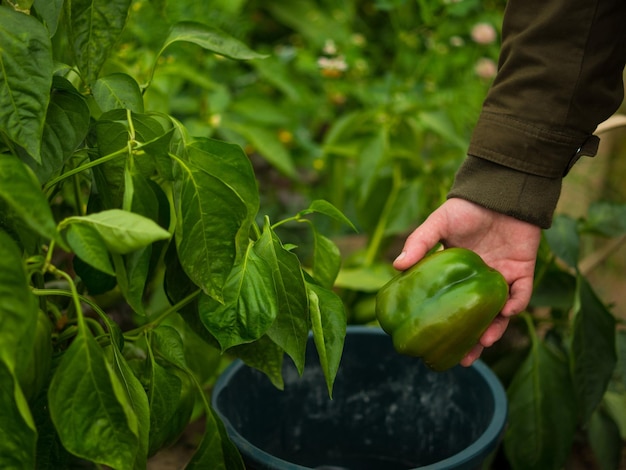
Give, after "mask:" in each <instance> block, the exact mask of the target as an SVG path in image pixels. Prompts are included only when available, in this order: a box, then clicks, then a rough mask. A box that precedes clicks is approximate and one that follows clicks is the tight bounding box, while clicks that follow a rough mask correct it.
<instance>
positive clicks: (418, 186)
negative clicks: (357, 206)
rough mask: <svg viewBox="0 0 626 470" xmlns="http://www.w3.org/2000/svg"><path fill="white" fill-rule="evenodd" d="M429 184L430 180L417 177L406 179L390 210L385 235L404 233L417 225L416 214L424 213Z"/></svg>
mask: <svg viewBox="0 0 626 470" xmlns="http://www.w3.org/2000/svg"><path fill="white" fill-rule="evenodd" d="M428 178H430V176H429V177H428ZM428 184H429V182H428V181H426V182H425V181H424V179H422V178H417V179H412V180H410V181H406V184H403V185H402V186H401V188H400V190H399V191H398V194H397V197H396V198H395V202H394V204H393V206H392V208H391V210H390V211H389V216H388V222H387V224H385V236H392V235H402V234H403V233H407V232H408V231H409V230H410V229H411V228H413V227H414V226H415V214H422V213H424V206H425V202H426V199H427V196H426V195H425V194H424V193H425V190H424V186H425V185H428ZM365 210H367V209H365Z"/></svg>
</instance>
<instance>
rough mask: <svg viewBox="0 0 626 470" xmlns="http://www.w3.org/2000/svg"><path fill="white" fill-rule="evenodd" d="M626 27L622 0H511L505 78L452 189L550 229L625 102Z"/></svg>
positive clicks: (501, 66) (501, 73) (487, 104)
mask: <svg viewBox="0 0 626 470" xmlns="http://www.w3.org/2000/svg"><path fill="white" fill-rule="evenodd" d="M625 24H626V2H624V1H623V0H615V1H608V0H603V1H599V0H597V1H589V0H586V1H584V0H553V1H549V2H546V1H545V0H510V1H509V4H508V6H507V10H506V13H505V21H504V24H503V43H502V50H501V56H500V63H499V71H498V75H497V77H496V79H495V81H494V84H493V86H492V87H491V89H490V91H489V93H488V96H487V98H486V99H485V102H484V105H483V110H482V113H481V116H480V118H479V121H478V123H477V125H476V128H475V130H474V133H473V136H472V140H471V142H470V147H469V150H468V153H469V155H470V157H469V158H468V160H467V161H466V162H465V164H464V165H463V167H462V168H461V170H460V171H459V173H458V174H457V180H456V182H455V185H454V187H453V189H452V191H451V193H450V195H451V196H456V197H463V198H465V199H468V200H471V201H473V202H477V203H479V204H481V205H483V206H485V207H489V208H491V209H494V210H497V211H500V212H503V213H507V214H509V215H513V216H515V217H517V218H520V219H522V220H526V221H529V222H532V223H535V224H536V225H539V226H542V227H545V226H549V224H550V222H551V217H552V212H553V211H554V207H555V206H556V202H557V200H558V196H559V193H560V187H561V179H562V177H563V176H564V175H565V173H566V172H567V170H568V169H569V167H570V166H571V164H572V163H573V161H574V159H575V156H576V155H577V153H578V151H579V149H580V148H581V147H590V148H591V150H587V152H586V153H587V154H593V152H594V150H593V144H594V138H593V137H592V134H593V131H594V130H595V128H596V126H597V125H598V124H599V123H600V122H602V121H603V120H605V119H606V118H608V117H609V116H610V115H611V114H612V113H613V112H614V111H615V110H616V109H617V107H618V106H619V105H620V103H621V101H622V98H623V85H622V72H623V69H624V61H625V57H626V44H625V38H624V36H625V35H624V34H623V33H622V30H623V28H624V25H625ZM485 184H488V187H485ZM503 191H504V192H505V193H504V194H503Z"/></svg>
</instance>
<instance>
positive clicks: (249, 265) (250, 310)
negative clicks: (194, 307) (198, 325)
mask: <svg viewBox="0 0 626 470" xmlns="http://www.w3.org/2000/svg"><path fill="white" fill-rule="evenodd" d="M272 275H273V273H272V267H271V266H270V265H269V264H268V263H267V262H266V261H265V260H264V259H263V258H261V257H260V256H259V254H258V253H257V249H256V247H255V245H254V244H252V243H250V244H249V245H248V249H247V251H246V254H245V256H244V257H243V258H242V260H241V261H240V262H238V263H237V264H235V266H234V267H233V269H232V271H231V273H230V275H229V276H228V278H227V280H226V284H225V285H224V290H223V293H224V300H223V303H220V302H218V301H217V300H215V299H214V298H212V297H210V296H208V295H205V296H202V297H201V298H200V300H199V302H198V310H199V312H200V318H201V320H202V323H203V324H204V326H205V327H206V329H207V330H209V332H210V333H211V334H212V335H213V336H214V337H215V339H216V340H217V341H218V342H219V344H220V346H221V348H222V350H226V349H228V348H231V347H233V346H236V345H238V344H243V343H249V342H252V341H255V340H257V339H259V338H260V337H261V336H263V334H265V332H266V331H267V330H268V328H269V327H270V326H271V325H272V323H273V322H274V320H275V319H276V316H277V314H278V300H277V296H276V291H275V287H274V280H273V278H272Z"/></svg>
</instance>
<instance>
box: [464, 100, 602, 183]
mask: <svg viewBox="0 0 626 470" xmlns="http://www.w3.org/2000/svg"><path fill="white" fill-rule="evenodd" d="M598 143H599V139H598V138H597V137H596V136H595V135H587V134H584V133H577V132H576V133H574V132H567V133H566V132H564V131H556V130H554V129H544V128H541V127H538V126H535V125H533V124H532V123H528V122H524V121H521V120H519V119H516V118H514V117H511V116H507V115H506V114H502V113H496V112H493V111H489V110H487V109H483V111H482V113H481V115H480V119H479V121H478V123H477V125H476V127H475V128H474V131H473V134H472V140H471V142H470V146H469V149H468V154H469V155H472V156H475V157H480V158H484V159H486V160H490V161H492V162H494V163H498V164H500V165H503V166H506V167H509V168H512V169H513V170H518V171H521V172H524V173H530V174H532V175H536V176H542V177H545V178H552V179H554V178H562V177H563V176H565V175H566V174H567V172H568V171H569V169H570V168H571V167H572V166H573V164H574V163H575V162H576V160H578V159H579V158H580V157H581V156H582V155H585V156H594V155H595V154H596V152H597V150H598Z"/></svg>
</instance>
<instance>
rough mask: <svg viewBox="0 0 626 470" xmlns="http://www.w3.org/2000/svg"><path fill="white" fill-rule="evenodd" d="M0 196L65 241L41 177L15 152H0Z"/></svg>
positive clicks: (34, 224) (33, 226)
mask: <svg viewBox="0 0 626 470" xmlns="http://www.w3.org/2000/svg"><path fill="white" fill-rule="evenodd" d="M0 10H1V9H0ZM0 199H3V200H4V201H6V203H7V204H8V205H9V206H10V207H11V209H13V211H14V213H15V215H17V216H18V217H20V218H21V219H22V220H23V221H24V223H26V225H28V226H29V227H30V228H31V229H33V230H34V231H35V232H37V233H38V234H39V235H41V236H42V237H44V238H46V239H48V240H55V241H57V242H58V243H60V244H61V246H64V245H65V242H64V241H63V239H62V238H61V236H60V235H59V232H58V231H57V226H56V223H55V221H54V218H53V216H52V211H51V210H50V206H49V205H48V201H47V199H46V197H45V196H44V194H43V193H42V192H41V189H40V188H39V184H38V182H37V180H36V179H35V177H34V175H33V174H32V172H31V171H30V170H29V169H28V168H27V167H26V166H25V165H24V164H23V163H22V162H21V161H20V160H18V159H17V158H14V157H13V156H8V155H1V156H0Z"/></svg>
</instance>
